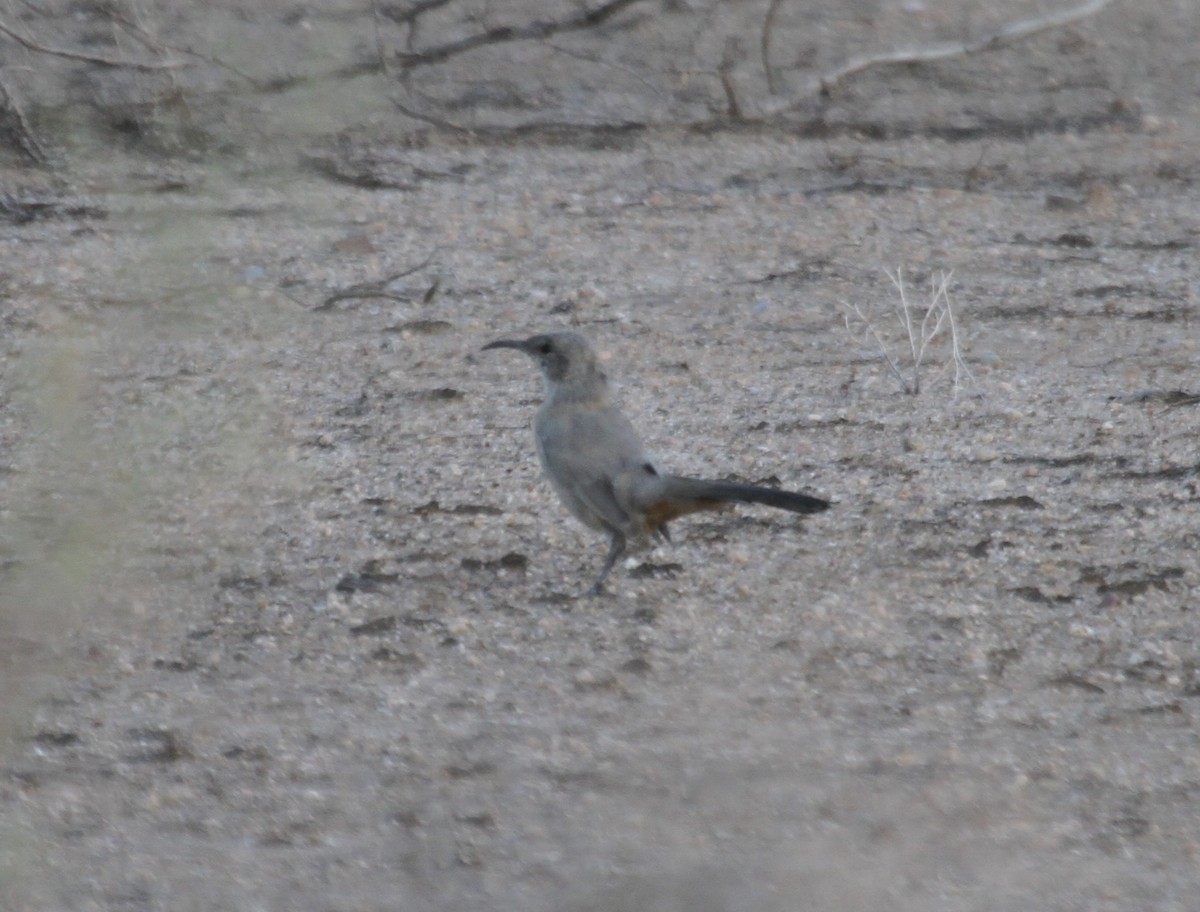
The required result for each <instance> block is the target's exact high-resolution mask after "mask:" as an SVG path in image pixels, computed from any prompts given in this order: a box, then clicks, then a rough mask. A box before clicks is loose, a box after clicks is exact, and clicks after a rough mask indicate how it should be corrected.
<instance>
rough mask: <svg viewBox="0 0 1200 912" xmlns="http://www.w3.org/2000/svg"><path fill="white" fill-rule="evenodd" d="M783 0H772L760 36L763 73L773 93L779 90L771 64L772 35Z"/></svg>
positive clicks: (769, 89) (768, 88) (759, 45)
mask: <svg viewBox="0 0 1200 912" xmlns="http://www.w3.org/2000/svg"><path fill="white" fill-rule="evenodd" d="M782 3H783V0H771V3H770V5H769V6H768V7H767V14H766V15H765V16H764V17H763V24H762V34H761V35H760V36H759V41H758V49H759V54H760V55H761V56H762V67H763V73H764V74H765V75H766V77H767V91H768V92H770V93H771V94H772V95H774V94H775V92H776V91H777V88H778V87H777V86H776V84H775V82H776V80H775V68H774V67H773V66H771V35H772V33H773V32H774V30H775V16H776V14H778V12H779V7H780V4H782Z"/></svg>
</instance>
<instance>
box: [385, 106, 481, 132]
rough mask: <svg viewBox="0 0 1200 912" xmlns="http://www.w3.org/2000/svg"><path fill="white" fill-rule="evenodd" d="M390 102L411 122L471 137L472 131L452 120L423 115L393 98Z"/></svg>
mask: <svg viewBox="0 0 1200 912" xmlns="http://www.w3.org/2000/svg"><path fill="white" fill-rule="evenodd" d="M390 101H391V102H392V104H393V105H395V106H396V110H397V111H399V112H400V113H401V114H403V115H404V116H405V117H411V118H412V119H413V120H419V121H420V122H421V123H427V124H429V125H430V126H433V127H437V128H438V129H439V130H446V131H447V132H450V133H462V134H464V135H466V136H471V135H472V134H473V131H472V130H471V129H470V128H468V127H464V126H462V125H461V124H457V123H455V122H454V121H452V120H447V119H446V118H444V117H436V116H434V115H433V114H425V113H423V112H421V111H418V110H416V109H414V108H410V107H408V106H407V105H404V104H401V103H400V102H399V101H397V100H396V99H395V98H392V99H390Z"/></svg>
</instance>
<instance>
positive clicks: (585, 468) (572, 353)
mask: <svg viewBox="0 0 1200 912" xmlns="http://www.w3.org/2000/svg"><path fill="white" fill-rule="evenodd" d="M491 348H515V349H516V350H517V351H522V352H524V353H525V354H527V355H529V357H531V358H532V359H533V360H534V362H535V363H536V364H537V366H538V367H539V368H540V369H541V372H542V377H543V378H544V379H545V381H546V401H545V402H543V403H542V407H541V408H540V409H538V412H537V417H536V418H535V419H534V423H533V429H534V438H535V440H536V441H537V451H538V456H539V457H540V458H541V461H542V468H543V469H545V471H546V475H547V477H548V478H549V479H550V482H551V483H552V484H553V485H554V489H555V490H556V491H557V492H558V496H559V497H560V498H562V502H563V503H564V504H565V505H566V507H567V509H568V510H570V511H571V513H572V514H574V516H575V518H576V519H578V520H579V521H580V522H582V523H583V524H584V525H585V526H588V527H589V528H592V529H596V530H597V531H599V532H604V533H606V534H607V535H608V537H609V543H610V544H609V549H608V556H607V557H606V558H605V559H604V566H603V567H602V568H601V570H600V575H599V576H597V577H596V581H595V583H593V584H592V587H591V588H590V589H589V590H588V591H587V593H585V594H589V595H595V594H598V593H600V592H602V591H603V587H604V580H605V579H606V578H607V577H608V574H609V572H610V571H611V570H612V568H613V565H614V564H616V562H617V560H618V558H620V556H621V555H622V554H624V553H625V545H626V542H627V541H628V540H630V539H633V540H635V541H643V540H645V539H648V538H649V537H651V536H654V535H657V536H660V537H662V538H664V539H669V535H668V533H667V523H668V522H670V521H671V520H673V519H675V518H676V517H679V516H684V515H686V514H688V513H695V512H697V511H698V510H715V509H719V508H720V507H721V506H723V505H724V504H726V503H730V502H734V501H740V502H742V503H757V504H765V505H767V506H769V507H778V508H780V509H782V510H790V511H792V512H793V513H818V512H820V511H821V510H825V509H828V507H829V501H827V500H821V499H820V498H818V497H810V496H809V495H807V494H797V493H794V492H792V491H779V490H776V489H774V488H762V487H758V486H756V485H748V484H739V483H737V482H732V481H701V480H700V479H696V478H680V477H679V476H678V475H669V474H667V473H665V472H663V471H662V470H660V469H659V467H658V466H657V465H656V464H655V462H654V460H652V459H651V458H650V457H649V456H647V455H646V452H645V450H644V449H643V447H642V441H641V439H640V438H639V437H638V434H637V431H635V430H634V429H633V425H632V424H630V423H629V419H628V418H626V417H625V416H624V415H622V414H621V413H620V412H619V411H618V410H617V409H616V407H615V406H613V405H612V403H611V402H610V401H609V398H608V380H607V378H606V377H605V376H604V372H603V371H601V370H600V365H599V364H598V363H597V361H596V355H595V353H594V352H593V351H592V348H591V346H590V345H588V343H587V340H585V339H584V338H583V337H582V336H580V335H579V334H577V333H573V332H553V333H546V334H544V335H538V336H532V337H531V338H528V339H500V340H497V341H495V342H490V343H488V344H487V345H485V346H484V347H483V350H484V351H487V350H488V349H491Z"/></svg>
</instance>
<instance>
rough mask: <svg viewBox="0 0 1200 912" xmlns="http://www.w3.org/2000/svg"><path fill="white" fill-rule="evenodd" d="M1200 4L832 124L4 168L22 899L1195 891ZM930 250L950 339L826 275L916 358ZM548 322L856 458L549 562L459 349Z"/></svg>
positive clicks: (1049, 48) (514, 421)
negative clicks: (596, 593)
mask: <svg viewBox="0 0 1200 912" xmlns="http://www.w3.org/2000/svg"><path fill="white" fill-rule="evenodd" d="M868 6H869V5H863V7H864V10H865V12H861V16H863V17H867V18H869V16H868V13H869V10H867V9H866V8H867V7H868ZM915 8H916V7H914V9H915ZM1040 8H1046V7H1044V6H1043V7H1040ZM1022 9H1026V7H1022ZM360 12H361V11H360ZM878 12H879V15H880V16H883V15H884V13H885V12H886V13H888V14H889V15H897V13H896V10H894V9H892V8H891V7H890V6H889V7H888V8H887V10H882V8H881V11H878ZM951 18H953V17H951ZM854 21H857V22H859V24H861V22H863V21H866V19H860V20H854ZM955 21H956V20H955ZM839 22H840V23H841V26H842V27H843V28H844V29H849V28H850V27H851V26H850V25H847V24H846V23H847V22H851V25H852V24H853V22H852V21H851V20H838V21H836V22H833V23H832V24H830V23H826V25H825V27H827V28H829V29H833V28H834V27H835V26H837V25H838V24H839ZM952 24H953V23H952ZM1198 32H1200V24H1198V23H1197V22H1196V21H1195V16H1194V14H1193V13H1192V12H1191V11H1190V4H1187V3H1177V4H1162V5H1160V6H1159V7H1158V8H1157V9H1156V10H1154V11H1153V12H1152V11H1150V8H1149V7H1146V8H1139V7H1135V6H1134V5H1133V4H1125V3H1117V4H1115V5H1114V6H1112V7H1110V8H1109V9H1107V10H1105V11H1104V12H1103V13H1101V14H1100V15H1098V16H1096V17H1094V18H1092V19H1089V20H1087V21H1085V22H1083V23H1080V24H1078V25H1076V26H1073V27H1071V28H1070V29H1068V30H1061V31H1056V32H1052V33H1047V34H1046V35H1044V36H1041V37H1039V38H1037V39H1033V40H1031V41H1029V42H1025V43H1022V44H1020V45H1018V46H1015V47H1012V48H1008V49H1004V50H1001V51H997V52H993V53H990V54H984V55H974V56H972V57H971V58H970V59H968V60H965V61H964V60H958V61H950V62H947V63H944V64H939V65H937V66H926V67H913V68H909V69H906V70H903V71H889V72H887V73H879V74H873V73H871V74H866V75H864V76H863V77H861V78H860V79H859V80H857V81H855V82H853V84H852V85H851V86H850V87H848V88H847V89H846V90H845V91H844V92H843V93H841V94H838V95H837V96H836V97H835V98H833V99H831V100H830V101H829V102H828V109H827V111H826V115H827V119H828V121H829V123H830V124H832V125H834V127H836V128H831V129H830V130H829V131H828V132H827V133H826V134H825V135H820V136H814V135H811V132H810V133H805V132H804V131H797V130H795V129H788V128H780V127H768V126H761V125H760V126H755V127H744V126H742V127H739V126H730V125H726V126H724V127H723V128H719V129H712V130H693V129H671V128H666V127H656V128H651V129H626V130H620V131H599V132H595V131H583V132H573V131H571V130H566V129H564V130H560V131H556V132H547V131H542V130H534V131H531V132H529V133H527V134H520V135H515V136H514V135H511V134H508V135H505V136H503V137H492V138H489V137H488V136H486V135H476V136H474V137H464V136H461V135H458V134H456V133H443V132H438V131H435V130H430V131H427V132H422V133H421V134H420V136H419V137H417V138H416V139H415V140H414V139H410V140H409V141H406V142H399V141H396V140H395V139H394V138H391V137H390V134H388V131H387V130H385V129H384V128H383V127H380V126H379V125H375V126H374V127H371V126H369V125H368V126H365V127H363V128H362V129H361V130H360V131H359V132H358V133H357V134H356V138H355V139H354V141H353V142H350V141H349V140H347V141H346V142H347V143H349V145H346V144H345V143H343V144H342V145H340V146H336V148H335V152H329V148H330V147H329V146H323V147H322V148H323V149H324V150H325V151H324V152H320V155H325V156H326V158H323V159H320V162H324V164H321V165H320V166H319V167H316V168H314V167H311V165H312V161H313V159H312V158H311V154H316V153H313V152H312V149H309V148H305V149H302V150H293V153H294V152H295V151H304V152H305V154H306V155H309V156H310V157H309V158H308V159H307V160H308V163H309V164H308V165H307V166H304V167H300V168H293V167H292V166H291V164H290V160H291V159H290V158H289V164H288V165H287V166H283V165H278V166H277V165H276V163H275V162H274V161H273V159H272V155H270V154H267V153H263V152H259V153H256V154H255V155H254V156H251V157H249V158H247V159H246V160H244V161H241V162H239V163H238V164H237V165H236V166H234V165H230V164H228V162H227V161H225V162H224V163H213V162H212V161H210V160H203V159H201V160H192V161H179V160H164V159H162V158H147V157H146V156H144V155H140V154H138V153H137V152H129V151H126V152H122V153H120V154H117V153H114V154H113V155H112V156H111V157H107V158H102V159H96V160H78V159H76V160H74V161H73V163H72V171H71V173H70V178H69V180H68V181H66V182H65V183H55V182H54V181H50V180H49V179H47V178H45V177H39V176H38V175H37V174H36V173H34V172H29V171H26V170H22V169H18V168H16V167H15V166H14V167H11V168H10V169H9V170H7V171H6V172H5V175H6V180H7V182H8V185H9V186H12V187H20V188H23V190H22V192H24V193H25V194H26V195H28V194H30V193H33V192H34V190H35V189H36V190H37V192H39V193H42V194H43V195H44V196H43V198H48V199H52V200H53V205H52V206H51V207H50V208H49V209H47V210H46V211H44V212H39V213H38V214H37V217H36V218H33V219H31V220H28V221H20V220H19V219H18V218H16V217H15V216H12V217H10V219H9V220H8V221H7V222H6V223H5V224H4V226H3V230H2V232H0V243H2V244H3V249H4V258H3V266H2V272H0V287H2V291H3V295H2V298H0V318H2V319H3V325H4V328H5V331H4V337H3V345H4V351H5V360H4V365H5V367H4V374H3V383H4V388H3V400H2V404H3V411H2V412H0V418H2V423H0V441H2V443H3V453H4V465H3V467H2V473H0V484H2V485H3V491H4V514H3V519H4V535H3V541H2V544H3V555H2V556H3V567H4V607H3V613H2V614H0V661H2V662H3V666H2V667H3V669H4V677H3V683H4V693H5V699H6V702H7V704H8V709H7V712H6V713H5V716H4V724H5V726H6V733H7V734H6V737H7V740H8V745H7V749H6V753H5V756H4V760H3V767H2V769H0V905H2V906H3V907H4V908H12V909H20V910H25V909H30V910H32V909H72V910H74V909H81V910H82V909H106V910H107V909H131V910H133V909H171V910H191V909H195V910H210V909H212V910H215V909H285V908H286V909H294V910H369V909H397V908H402V909H405V910H423V909H429V910H434V909H438V910H442V909H471V910H475V909H478V910H485V909H487V910H497V909H528V910H551V909H553V910H575V909H578V910H592V909H595V910H623V909H629V910H633V909H637V910H676V909H680V910H681V909H688V910H733V909H744V910H755V912H759V910H781V912H782V910H796V909H804V910H810V909H811V910H827V909H828V910H834V909H836V910H859V909H862V910H868V909H880V908H888V909H898V910H910V909H911V910H943V909H944V910H989V912H990V910H1010V909H1011V910H1025V909H1032V908H1037V909H1041V910H1080V912H1082V910H1130V909H1156V910H1180V912H1183V910H1191V909H1194V908H1195V903H1196V896H1197V895H1198V893H1200V858H1198V855H1200V813H1198V801H1200V736H1198V727H1197V718H1198V714H1200V647H1198V646H1197V640H1198V634H1200V621H1198V619H1197V611H1198V610H1200V601H1198V598H1197V596H1198V594H1200V568H1198V567H1197V562H1196V553H1197V520H1196V516H1197V513H1196V511H1197V504H1198V502H1200V491H1198V489H1197V484H1198V483H1200V480H1198V476H1200V455H1198V453H1197V446H1196V440H1197V421H1198V420H1200V405H1197V404H1196V403H1195V402H1194V401H1193V399H1192V398H1189V397H1194V395H1195V394H1196V393H1197V392H1200V335H1198V331H1197V325H1196V287H1195V276H1194V261H1195V247H1196V244H1197V233H1198V231H1200V216H1198V213H1200V193H1198V192H1197V190H1196V184H1195V181H1196V176H1197V174H1198V173H1200V172H1198V169H1197V158H1196V155H1197V153H1196V149H1197V148H1200V142H1198V140H1200V136H1198V135H1197V126H1196V125H1197V123H1198V122H1200V120H1198V118H1197V116H1196V114H1197V102H1198V99H1197V95H1196V85H1195V80H1194V77H1193V76H1191V75H1186V74H1190V73H1191V70H1189V69H1187V67H1186V66H1185V64H1186V63H1187V62H1188V61H1189V60H1191V59H1192V58H1194V48H1195V47H1196V42H1197V40H1198V38H1200V34H1198ZM820 34H826V33H825V32H821V33H820ZM814 40H816V39H814ZM1172 73H1173V74H1174V76H1172V75H1171V74H1172ZM1181 74H1185V75H1181ZM872 125H873V129H868V127H871V126H872ZM310 153H311V154H310ZM328 156H334V159H336V162H341V163H342V164H344V161H345V160H346V159H353V161H354V162H356V163H357V164H355V165H354V167H356V168H367V169H368V170H371V169H373V170H372V173H373V174H380V173H382V174H385V176H386V177H387V178H388V180H387V181H384V184H386V185H383V186H376V187H374V188H371V187H364V186H355V185H354V184H353V183H347V182H346V181H344V180H331V179H330V178H329V173H330V168H329V167H327V165H328V164H329V162H330V161H331V160H334V159H330V158H329V157H328ZM337 156H341V158H338V157H337ZM291 157H295V156H294V154H293V155H292V156H291ZM336 162H335V163H336ZM342 164H339V165H338V167H342ZM343 176H344V174H343ZM358 183H363V181H359V182H358ZM31 188H32V189H31ZM11 200H12V198H11V197H10V203H11ZM10 215H11V213H10ZM422 264H423V265H422ZM414 267H417V268H414ZM896 268H900V269H902V270H903V273H904V275H905V277H906V280H907V285H908V287H907V292H908V295H909V300H910V302H911V303H912V304H913V305H914V306H916V307H919V306H922V305H923V302H927V301H928V299H929V293H930V292H929V288H930V281H931V279H934V278H936V277H937V276H938V275H939V274H941V273H943V272H952V276H951V278H950V280H949V283H948V288H949V293H950V299H951V301H952V303H953V305H954V308H955V310H954V313H955V318H956V328H957V333H958V341H959V348H960V351H961V354H962V355H963V358H964V360H965V367H966V368H967V369H968V370H969V374H967V373H962V374H960V375H959V376H958V377H957V380H958V382H957V383H956V374H955V369H954V362H953V358H952V350H951V348H952V346H951V345H950V343H949V339H948V335H947V334H946V333H945V332H943V334H942V335H941V336H939V338H938V339H937V340H935V342H934V343H933V344H931V345H930V346H929V350H928V352H927V354H926V362H925V365H924V367H923V370H922V372H921V380H922V389H921V392H920V394H919V395H916V396H909V395H905V394H903V393H902V392H901V391H900V388H899V384H898V383H897V381H896V379H895V378H894V377H892V376H891V375H890V374H889V372H888V370H887V368H886V366H885V364H884V363H883V361H882V359H881V358H880V354H879V342H877V341H876V340H874V339H872V338H869V337H867V336H866V335H865V334H864V333H863V331H862V326H861V325H859V324H857V323H852V324H851V326H850V328H849V329H848V328H847V324H846V317H845V315H846V313H847V308H849V307H854V306H857V307H858V308H860V310H861V311H862V312H863V313H864V314H866V315H868V316H870V317H871V318H872V320H873V322H874V325H875V326H876V327H877V329H878V331H879V334H880V337H881V338H880V341H882V343H883V344H884V345H885V346H887V347H889V349H890V350H891V351H892V353H893V354H894V357H895V358H896V360H897V362H898V364H899V365H900V366H901V367H902V368H903V369H904V370H905V372H906V376H911V373H910V369H911V361H912V359H911V355H910V354H909V353H907V352H906V351H905V350H904V348H903V347H902V338H901V336H900V335H899V326H898V323H897V320H896V317H895V308H896V306H897V304H898V300H899V298H898V294H897V292H896V290H895V289H894V288H893V287H892V285H891V283H890V282H889V280H888V278H887V276H886V275H885V269H889V270H895V269H896ZM407 270H412V271H411V272H410V273H409V274H407V275H404V276H401V277H400V278H397V279H395V280H394V281H392V282H391V283H390V284H387V285H386V291H387V292H388V296H387V297H380V296H374V297H369V296H355V297H345V298H342V299H341V300H338V301H335V302H332V303H331V304H330V305H329V306H327V307H322V302H324V301H326V300H327V298H328V297H329V296H330V295H331V294H332V293H334V292H335V291H338V290H339V289H341V290H344V289H347V288H350V287H351V286H354V285H355V284H356V283H363V282H370V281H378V280H380V279H382V278H386V277H388V276H392V275H395V274H397V273H401V272H405V271H407ZM554 326H570V327H573V328H575V329H577V330H578V331H580V332H582V333H584V334H586V335H587V336H588V337H589V338H590V339H591V340H593V342H594V343H595V345H596V346H597V348H598V349H599V351H600V352H601V354H602V357H603V358H604V359H605V364H606V367H607V369H608V371H609V373H610V375H611V377H612V378H613V380H614V382H615V384H616V389H617V393H618V396H619V399H620V401H621V402H622V403H623V405H624V407H625V408H626V409H627V411H628V412H629V413H630V415H631V417H632V418H633V419H634V422H635V424H636V425H637V426H638V427H639V428H640V429H641V430H642V431H643V433H644V435H645V437H646V439H647V442H648V443H649V445H650V446H651V447H652V448H653V450H654V451H655V452H656V453H657V454H658V455H659V456H660V458H661V460H662V461H663V462H664V463H665V464H666V465H668V466H670V467H671V468H672V469H674V470H675V471H678V472H681V473H688V474H697V475H709V476H715V477H733V478H739V479H744V480H749V481H756V482H764V483H779V484H782V485H783V486H786V487H791V488H798V489H804V490H809V491H813V492H816V493H819V494H821V495H824V496H828V497H830V498H832V499H833V500H835V501H836V505H835V508H834V509H832V510H830V511H829V512H827V513H825V514H822V515H819V516H814V517H808V518H804V519H798V518H795V517H792V516H790V515H787V514H777V513H773V512H771V511H769V510H765V509H752V508H751V509H746V508H743V509H739V510H738V511H736V512H732V513H725V514H719V515H712V516H704V517H697V518H692V519H689V520H685V521H681V522H680V523H678V525H677V527H676V529H675V530H674V531H675V538H676V542H675V544H674V545H672V546H668V547H665V548H662V549H659V550H657V551H655V552H653V553H649V554H646V553H641V554H637V555H635V556H634V557H633V558H632V559H631V560H630V561H628V562H626V564H625V565H623V566H620V567H618V569H617V570H616V572H615V573H614V576H613V578H612V583H611V586H610V590H611V594H610V595H609V596H607V597H604V598H598V599H589V600H578V599H575V598H572V597H571V593H573V592H576V591H578V590H579V589H580V588H582V587H583V585H585V584H586V582H587V581H588V580H589V579H590V576H591V575H592V574H593V573H594V572H595V569H596V568H597V566H598V564H599V562H600V560H601V558H602V556H603V551H604V543H603V542H602V541H600V540H598V539H596V538H595V537H593V536H592V535H591V534H590V533H588V532H586V530H584V529H583V528H582V527H579V526H577V525H576V524H574V523H573V521H572V520H570V519H569V517H568V516H567V515H566V513H565V511H564V510H563V509H562V508H561V507H560V505H559V504H558V503H557V501H556V500H555V498H554V495H553V493H552V492H551V491H550V490H549V488H548V486H547V485H546V484H545V483H544V482H543V481H542V480H541V479H540V477H539V471H538V467H537V464H536V459H535V456H534V451H533V446H532V439H531V434H530V430H529V422H530V419H531V417H532V413H533V410H534V409H535V408H536V405H537V402H538V401H539V397H540V382H539V381H538V380H537V378H536V375H535V373H534V371H533V369H532V368H531V367H530V365H528V364H527V363H525V362H524V360H523V359H521V358H519V357H518V356H517V355H515V354H512V353H503V352H488V353H481V352H480V351H479V349H480V347H481V345H483V344H484V343H485V342H487V341H489V340H491V339H493V338H496V337H500V336H511V335H514V334H521V333H526V332H532V331H538V330H541V329H544V328H546V327H554Z"/></svg>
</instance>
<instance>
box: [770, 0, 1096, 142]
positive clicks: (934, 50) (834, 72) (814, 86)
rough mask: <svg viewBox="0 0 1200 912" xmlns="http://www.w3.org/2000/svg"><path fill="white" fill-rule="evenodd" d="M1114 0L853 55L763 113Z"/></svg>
mask: <svg viewBox="0 0 1200 912" xmlns="http://www.w3.org/2000/svg"><path fill="white" fill-rule="evenodd" d="M1111 2H1112V0H1086V2H1084V3H1081V4H1079V5H1078V6H1074V7H1071V8H1070V9H1065V10H1060V11H1059V12H1056V13H1047V14H1046V15H1045V16H1035V17H1033V18H1031V19H1019V20H1017V21H1016V22H1010V23H1008V24H1006V25H1002V26H1000V28H998V29H996V30H995V31H993V32H990V33H988V34H986V35H984V36H983V37H981V38H977V39H975V40H973V41H947V42H942V43H940V44H932V45H928V46H926V47H917V48H901V49H897V50H892V51H880V52H876V53H872V54H863V55H861V56H859V57H852V58H851V59H850V60H848V61H846V62H845V63H843V64H840V65H839V66H836V67H834V68H833V69H831V70H826V71H825V72H824V73H820V74H818V75H817V76H814V77H812V78H811V79H810V80H808V82H807V83H806V84H805V85H804V87H803V88H802V89H801V90H800V92H799V97H798V98H791V99H789V100H787V101H784V102H781V103H779V104H775V105H768V106H766V107H765V108H764V109H763V110H761V111H760V112H759V116H760V117H762V118H769V117H774V116H776V115H778V114H783V113H785V112H787V111H789V110H792V109H793V108H795V107H796V106H797V105H799V104H800V103H801V102H802V101H803V100H804V99H807V98H810V97H812V96H814V95H828V94H829V93H830V92H831V91H832V90H833V89H834V88H835V87H836V86H837V85H838V83H840V82H842V81H843V80H845V79H848V78H849V77H851V76H855V75H857V74H859V73H862V72H864V71H865V70H870V69H874V68H876V67H883V66H897V65H907V64H913V63H932V62H934V61H937V60H947V59H950V58H953V57H966V56H968V55H970V54H978V53H980V52H983V51H992V50H996V49H997V48H1000V47H1002V46H1004V45H1006V44H1010V43H1012V42H1014V41H1018V40H1020V39H1024V38H1029V37H1032V36H1033V35H1037V34H1040V33H1041V32H1045V31H1048V30H1050V29H1054V28H1060V27H1061V26H1064V25H1069V24H1071V23H1072V22H1078V21H1079V20H1081V19H1086V18H1087V17H1088V16H1093V15H1095V14H1096V13H1098V12H1100V11H1101V10H1102V9H1104V8H1105V7H1106V6H1108V5H1109V4H1110V3H1111Z"/></svg>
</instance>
